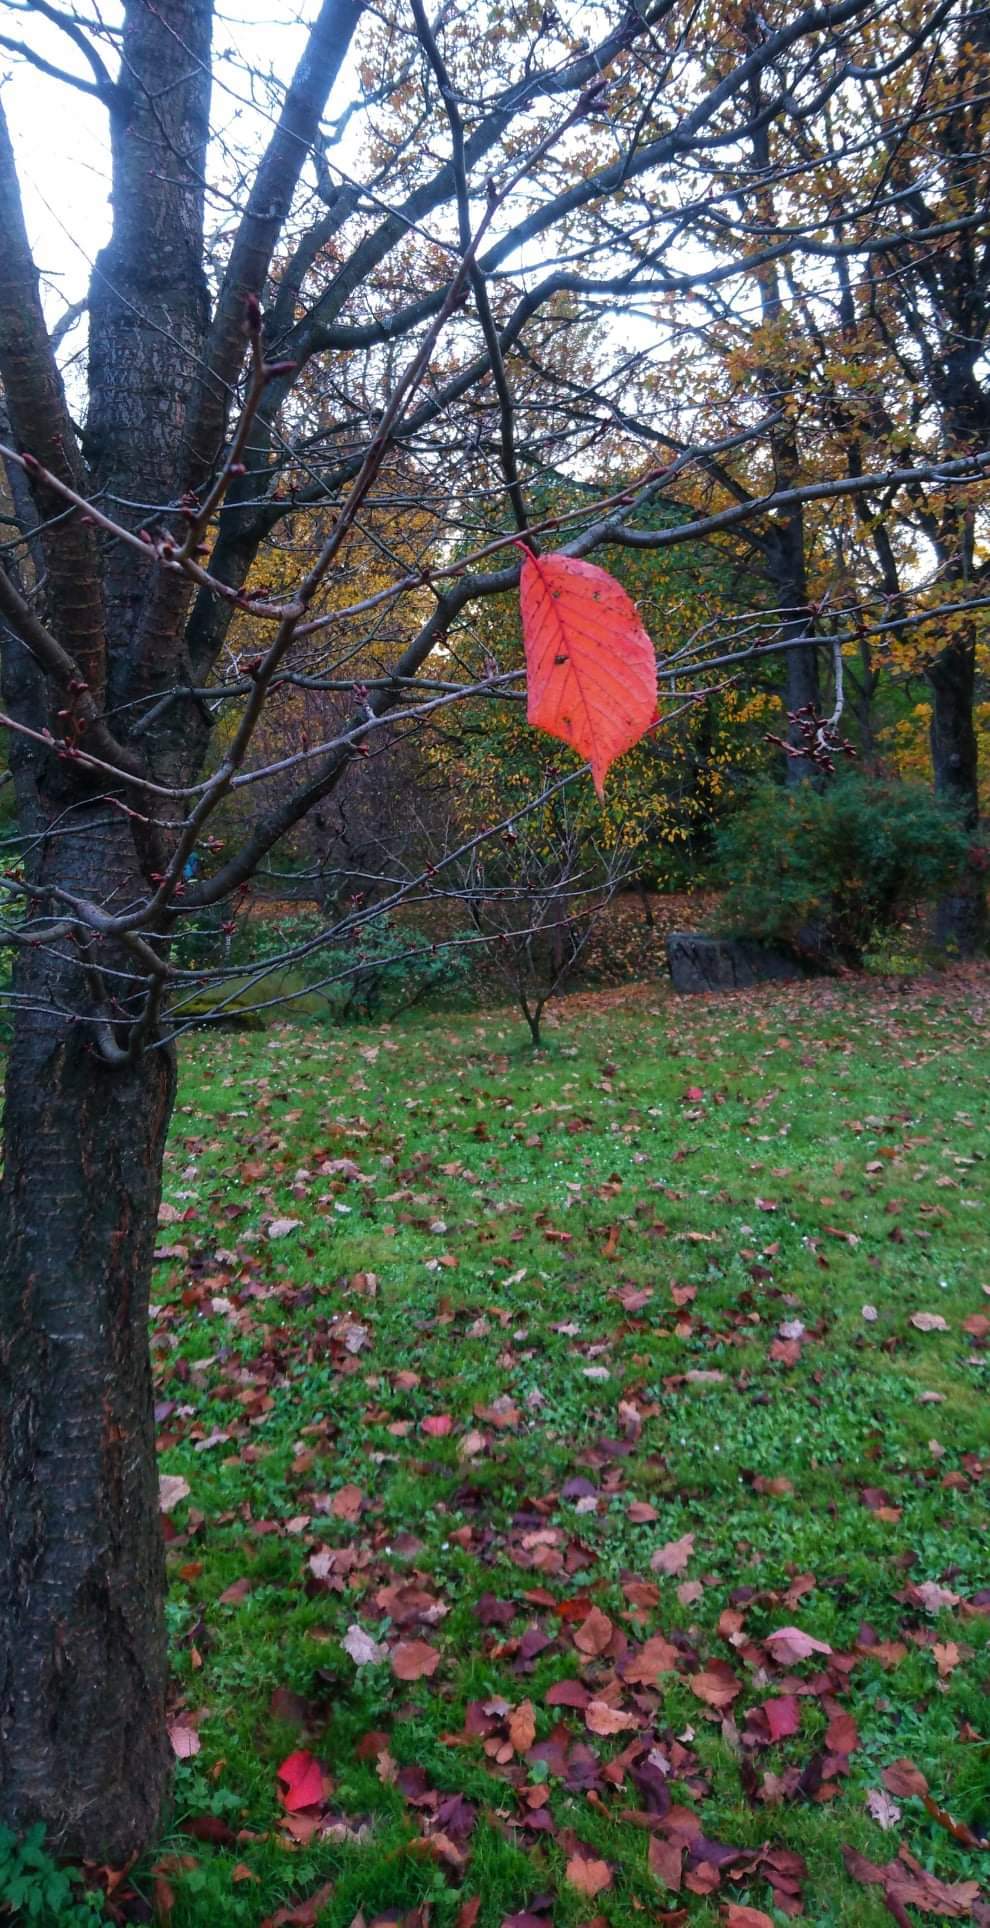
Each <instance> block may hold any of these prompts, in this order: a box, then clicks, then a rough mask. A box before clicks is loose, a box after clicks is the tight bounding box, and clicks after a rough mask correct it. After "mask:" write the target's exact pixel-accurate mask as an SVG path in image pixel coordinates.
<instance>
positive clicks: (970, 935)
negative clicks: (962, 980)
mask: <svg viewBox="0 0 990 1928" xmlns="http://www.w3.org/2000/svg"><path fill="white" fill-rule="evenodd" d="M928 681H929V684H930V686H931V691H932V724H931V749H932V767H933V769H934V773H935V790H936V793H937V795H938V796H940V797H942V798H943V800H944V801H945V802H946V803H948V804H950V805H951V806H952V807H953V808H954V809H955V811H956V812H957V814H958V815H959V817H960V818H961V820H962V822H963V824H964V825H965V827H966V828H967V830H971V831H973V832H974V835H975V832H976V830H977V828H978V825H979V820H980V797H979V780H978V779H979V753H978V747H977V739H976V730H975V727H974V723H973V702H974V695H975V686H976V644H975V639H974V638H973V636H972V634H970V635H969V636H965V637H960V638H959V639H958V640H957V641H956V642H954V643H952V644H951V645H950V646H949V648H948V649H945V650H943V651H942V654H941V655H940V656H936V658H935V660H934V662H932V663H930V664H929V667H928ZM935 936H936V941H937V942H938V944H939V946H940V948H944V949H946V950H950V951H955V952H956V953H957V955H959V956H961V957H971V956H973V955H974V954H975V953H976V952H978V951H980V950H981V949H982V947H983V946H984V945H985V943H986V940H987V908H986V882H985V879H984V877H983V875H982V873H981V872H980V871H979V870H978V869H977V868H976V867H975V866H973V867H971V868H970V869H969V870H968V871H967V873H966V874H965V876H964V877H963V878H962V880H961V882H960V885H959V887H958V889H957V890H955V891H953V892H952V893H950V894H949V895H947V896H945V897H943V898H941V899H940V900H939V903H938V905H937V907H936V913H935Z"/></svg>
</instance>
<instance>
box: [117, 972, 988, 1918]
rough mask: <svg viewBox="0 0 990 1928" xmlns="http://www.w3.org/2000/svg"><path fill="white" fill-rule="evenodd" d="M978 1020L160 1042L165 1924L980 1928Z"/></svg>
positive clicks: (469, 1022) (651, 989)
mask: <svg viewBox="0 0 990 1928" xmlns="http://www.w3.org/2000/svg"><path fill="white" fill-rule="evenodd" d="M988 1006H990V979H988V978H987V977H986V976H985V975H984V976H983V977H982V978H980V977H979V976H976V977H970V978H968V979H967V978H964V977H963V976H962V975H960V976H959V977H958V978H956V979H950V978H946V979H944V980H929V981H928V982H924V983H922V982H916V983H915V984H913V985H912V986H911V987H910V988H898V987H897V986H895V985H893V984H884V985H880V984H877V983H860V982H848V983H842V984H838V985H831V986H828V987H821V986H813V987H787V988H775V989H773V990H767V992H766V993H765V994H764V995H762V996H761V997H760V998H759V999H757V998H755V997H749V996H743V997H736V998H734V999H727V1000H709V999H703V1000H700V1001H685V1002H675V1001H673V1000H672V999H671V998H670V996H669V994H668V993H667V991H666V990H665V989H664V988H663V987H662V986H659V985H657V986H653V985H650V986H645V987H643V986H641V987H639V988H638V989H637V990H633V991H629V992H626V993H621V992H615V993H603V994H600V995H597V996H586V997H578V998H574V999H572V1000H571V1001H570V1002H569V1003H567V1004H566V1005H564V1006H563V1007H561V1011H560V1020H559V1023H558V1024H557V1025H556V1026H555V1027H554V1028H553V1029H552V1030H550V1031H549V1032H548V1037H547V1049H546V1050H545V1052H543V1053H541V1054H539V1055H537V1056H535V1057H534V1055H533V1054H532V1052H531V1051H530V1049H529V1047H528V1044H527V1043H526V1041H525V1036H524V1032H523V1029H522V1027H521V1025H520V1023H519V1021H517V1019H516V1018H515V1017H514V1016H513V1015H511V1014H508V1013H499V1012H495V1013H489V1014H486V1015H483V1016H477V1017H458V1018H450V1017H443V1018H436V1017H433V1018H425V1017H422V1018H413V1019H410V1020H409V1021H408V1022H407V1023H405V1024H402V1025H396V1026H394V1027H391V1028H387V1027H386V1028H384V1029H383V1028H377V1029H371V1028H368V1029H361V1030H355V1031H347V1032H339V1031H337V1032H334V1031H330V1030H322V1029H313V1030H306V1029H304V1028H302V1027H300V1026H295V1025H289V1024H285V1025H275V1026H274V1027H272V1028H271V1029H269V1030H268V1031H267V1032H265V1033H264V1034H262V1035H257V1034H250V1035H243V1036H242V1035H235V1034H231V1035H224V1036H216V1035H212V1034H203V1035H202V1036H200V1037H197V1038H195V1039H193V1040H192V1041H190V1042H188V1043H187V1044H186V1045H185V1047H184V1051H183V1059H182V1085H181V1091H180V1097H179V1104H178V1109H177V1112H176V1117H175V1122H174V1127H173V1132H172V1138H171V1146H170V1153H169V1161H168V1170H167V1180H166V1194H165V1196H166V1203H165V1205H164V1207H163V1213H162V1226H161V1232H160V1248H159V1257H158V1262H157V1264H156V1269H155V1278H156V1289H155V1293H154V1301H155V1303H154V1312H153V1318H154V1326H153V1332H154V1356H155V1360H156V1367H157V1396H158V1399H159V1402H160V1404H159V1422H160V1444H161V1469H162V1472H163V1473H164V1474H166V1475H169V1476H171V1477H170V1480H169V1482H168V1493H167V1497H168V1501H169V1503H170V1505H171V1507H172V1510H171V1511H170V1512H169V1514H168V1516H167V1517H168V1531H169V1533H170V1536H171V1537H170V1544H169V1553H168V1559H169V1570H170V1582H171V1595H170V1606H169V1619H170V1627H171V1635H172V1641H173V1651H174V1661H175V1687H174V1723H175V1727H174V1743H175V1746H176V1750H177V1752H178V1753H180V1755H182V1756H183V1758H181V1759H180V1761H179V1764H178V1767H177V1775H176V1780H177V1809H176V1829H175V1832H174V1835H173V1836H172V1837H170V1839H169V1841H168V1842H167V1843H166V1844H165V1845H164V1847H163V1849H162V1851H161V1853H160V1855H159V1857H158V1860H157V1863H156V1867H157V1874H155V1875H153V1874H152V1873H151V1872H150V1871H149V1870H147V1869H146V1870H145V1871H144V1872H143V1873H141V1874H140V1878H139V1880H138V1885H139V1887H141V1888H142V1889H143V1890H144V1891H145V1892H146V1893H148V1894H151V1893H152V1888H153V1884H155V1885H156V1888H157V1905H158V1909H159V1913H160V1915H161V1917H162V1919H167V1920H169V1921H170V1922H171V1923H172V1925H173V1928H217V1925H218V1924H219V1925H220V1928H223V1925H224V1924H227V1923H230V1924H238V1923H244V1924H253V1925H257V1924H261V1923H262V1922H265V1923H268V1922H272V1923H277V1924H283V1923H301V1924H306V1923H311V1924H319V1925H320V1928H351V1924H353V1923H357V1924H359V1925H360V1924H362V1923H363V1924H366V1925H367V1928H371V1924H372V1923H374V1922H385V1921H387V1922H389V1923H392V1922H403V1923H407V1924H409V1928H412V1924H416V1928H425V1924H427V1923H428V1924H430V1925H431V1928H473V1925H474V1924H477V1928H501V1925H502V1924H503V1922H506V1921H512V1922H514V1923H517V1924H519V1928H541V1925H543V1924H554V1928H578V1925H579V1924H587V1923H591V1922H594V1923H596V1924H604V1923H611V1924H627V1923H628V1924H636V1923H638V1922H642V1923H644V1925H645V1924H653V1923H657V1922H660V1923H668V1924H675V1923H676V1924H679V1923H681V1922H691V1923H699V1924H701V1923H716V1922H723V1923H730V1924H733V1928H762V1925H763V1924H765V1923H766V1922H768V1921H769V1922H771V1923H777V1922H781V1923H782V1922H785V1921H786V1920H787V1919H788V1918H789V1917H791V1916H800V1917H801V1918H803V1919H805V1920H808V1921H812V1922H814V1923H816V1924H820V1925H821V1928H833V1925H835V1928H838V1925H839V1924H843V1925H844V1924H850V1925H851V1924H853V1923H855V1924H856V1925H857V1928H872V1925H873V1924H876V1925H877V1928H879V1924H888V1928H889V1923H890V1921H891V1919H892V1918H893V1919H895V1920H898V1921H901V1922H902V1923H903V1922H904V1921H908V1922H917V1921H921V1920H922V1919H924V1918H925V1914H924V1911H925V1910H927V1913H928V1918H938V1916H939V1915H944V1916H946V1917H948V1918H953V1917H955V1918H966V1919H975V1920H977V1921H983V1922H987V1921H990V1910H986V1911H984V1910H985V1904H984V1902H983V1901H981V1900H979V1899H977V1898H976V1887H975V1883H976V1882H977V1881H979V1880H981V1878H982V1879H983V1880H984V1881H985V1882H986V1878H987V1874H988V1861H987V1856H986V1854H985V1853H982V1852H981V1851H980V1849H979V1847H978V1846H976V1845H973V1842H974V1837H978V1836H985V1835H986V1834H987V1833H988V1831H990V1722H988V1714H987V1706H988V1702H987V1698H986V1696H987V1689H988V1686H990V1654H988V1649H987V1640H988V1630H990V1617H988V1616H990V1588H988V1582H990V1560H988V1558H987V1536H986V1524H987V1512H988V1508H987V1500H986V1488H985V1486H982V1485H981V1476H982V1475H983V1474H984V1473H985V1470H986V1465H987V1463H988V1461H990V1450H988V1441H990V1428H988V1419H987V1403H986V1389H987V1362H988V1357H990V1354H988V1349H987V1335H988V1332H990V1297H988V1293H990V1231H988V1224H990V1220H988V1214H987V1204H988V1200H987V1192H988V1179H990V1163H988V1151H990V1133H988V1129H987V1127H988V1117H990V1085H988V1076H987V1074H988V1069H990V1051H988V1039H987V1027H986V1018H987V1011H988ZM177 1482H180V1483H177ZM181 1482H185V1483H186V1485H187V1487H188V1492H186V1491H185V1489H184V1487H183V1485H182V1484H181ZM176 1495H179V1497H178V1498H176ZM782 1629H790V1630H791V1631H790V1633H789V1634H784V1635H781V1637H779V1638H774V1636H775V1635H780V1630H782ZM795 1630H797V1631H795ZM805 1636H809V1637H810V1640H811V1641H813V1642H815V1643H820V1644H817V1645H814V1646H812V1645H810V1643H809V1640H808V1639H806V1638H805ZM287 1760H288V1762H289V1765H288V1768H287V1772H286V1781H285V1782H281V1783H280V1781H279V1778H278V1773H277V1770H278V1769H279V1767H280V1765H281V1764H282V1763H284V1762H286V1761H287ZM905 1762H907V1763H910V1766H905V1765H904V1763H905ZM894 1763H900V1764H901V1765H900V1766H898V1767H896V1768H894V1771H893V1773H892V1774H891V1773H890V1772H889V1770H891V1769H892V1768H893V1767H894ZM321 1770H322V1778H321ZM885 1773H886V1779H885ZM926 1782H927V1786H928V1789H929V1790H930V1792H929V1796H928V1800H929V1806H928V1807H926V1805H925V1803H924V1799H923V1790H924V1786H925V1783H926ZM286 1783H287V1784H286ZM287 1803H288V1804H287ZM940 1810H941V1811H942V1812H941V1815H940V1813H939V1811H940ZM949 1816H951V1817H952V1818H953V1820H954V1822H955V1823H956V1824H957V1833H961V1834H962V1835H963V1836H964V1837H965V1839H958V1838H956V1834H954V1833H953V1832H951V1831H950V1826H949V1820H948V1817H949ZM844 1845H845V1847H846V1848H847V1849H851V1850H853V1851H854V1852H853V1856H852V1865H851V1871H850V1867H849V1866H848V1865H847V1863H846V1862H845V1861H844V1859H843V1853H842V1850H843V1846H844ZM857 1853H858V1854H859V1855H860V1856H862V1857H865V1862H864V1861H857V1860H856V1858H855V1857H856V1854H857ZM905 1855H906V1856H907V1857H908V1858H907V1859H905V1858H904V1856H905ZM895 1857H900V1860H899V1862H898V1863H897V1868H898V1871H897V1872H895V1873H893V1874H890V1875H888V1876H887V1877H885V1878H884V1879H883V1880H881V1879H879V1878H877V1876H876V1874H874V1875H872V1876H871V1875H870V1873H869V1865H868V1864H872V1867H873V1869H874V1870H879V1869H880V1868H881V1867H884V1866H886V1864H892V1863H894V1862H895ZM912 1884H913V1885H912ZM966 1884H969V1885H968V1886H967V1885H966ZM885 1889H886V1891H887V1895H888V1898H885ZM898 1908H899V1909H900V1913H897V1909H898Z"/></svg>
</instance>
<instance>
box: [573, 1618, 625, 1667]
mask: <svg viewBox="0 0 990 1928" xmlns="http://www.w3.org/2000/svg"><path fill="white" fill-rule="evenodd" d="M614 1631H615V1630H614V1628H613V1626H612V1622H611V1620H610V1619H609V1617H608V1614H607V1613H602V1611H601V1608H600V1607H592V1609H591V1612H590V1613H589V1614H588V1616H587V1618H586V1619H584V1620H582V1622H581V1625H580V1626H579V1627H578V1628H577V1629H576V1631H575V1634H574V1645H575V1647H577V1648H578V1650H579V1652H580V1653H583V1654H587V1655H589V1657H590V1658H592V1659H596V1658H597V1657H598V1655H599V1654H603V1653H604V1652H605V1649H606V1647H607V1646H608V1644H609V1642H610V1640H611V1638H612V1634H613V1632H614Z"/></svg>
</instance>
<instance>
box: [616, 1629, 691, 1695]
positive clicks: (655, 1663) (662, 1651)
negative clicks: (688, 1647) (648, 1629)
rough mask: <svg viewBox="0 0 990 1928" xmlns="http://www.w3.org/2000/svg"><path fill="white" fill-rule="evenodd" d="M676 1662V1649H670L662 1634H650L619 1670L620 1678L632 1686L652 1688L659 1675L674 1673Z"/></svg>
mask: <svg viewBox="0 0 990 1928" xmlns="http://www.w3.org/2000/svg"><path fill="white" fill-rule="evenodd" d="M677 1660H678V1654H677V1648H676V1647H672V1646H671V1644H670V1641H669V1640H665V1639H664V1637H663V1634H662V1633H655V1634H651V1636H650V1638H649V1640H646V1641H644V1643H643V1645H642V1647H641V1648H640V1650H639V1652H638V1653H637V1654H634V1655H633V1657H632V1659H631V1660H628V1661H627V1662H626V1664H625V1666H624V1667H623V1668H622V1669H621V1672H622V1678H623V1680H628V1681H629V1682H630V1683H631V1684H632V1685H633V1686H642V1687H652V1686H653V1685H654V1682H655V1681H656V1680H657V1679H658V1678H659V1676H660V1675H661V1674H672V1673H675V1672H676V1670H677Z"/></svg>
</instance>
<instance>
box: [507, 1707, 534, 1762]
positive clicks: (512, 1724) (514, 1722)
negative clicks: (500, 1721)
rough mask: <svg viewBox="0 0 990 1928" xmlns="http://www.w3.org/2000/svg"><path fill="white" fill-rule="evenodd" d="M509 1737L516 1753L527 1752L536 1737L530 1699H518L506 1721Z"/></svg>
mask: <svg viewBox="0 0 990 1928" xmlns="http://www.w3.org/2000/svg"><path fill="white" fill-rule="evenodd" d="M506 1725H507V1727H508V1730H509V1739H510V1741H511V1742H512V1745H513V1747H514V1748H515V1751H516V1753H517V1754H527V1753H528V1752H529V1750H530V1748H531V1747H532V1745H533V1742H534V1741H535V1739H536V1715H535V1713H534V1711H533V1703H532V1701H531V1700H523V1701H520V1703H519V1706H518V1707H514V1708H513V1710H512V1712H511V1714H510V1715H509V1718H508V1721H507V1723H506Z"/></svg>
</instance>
